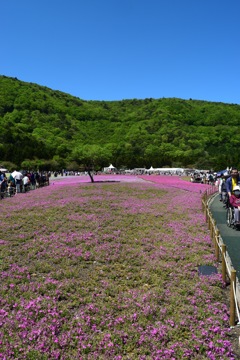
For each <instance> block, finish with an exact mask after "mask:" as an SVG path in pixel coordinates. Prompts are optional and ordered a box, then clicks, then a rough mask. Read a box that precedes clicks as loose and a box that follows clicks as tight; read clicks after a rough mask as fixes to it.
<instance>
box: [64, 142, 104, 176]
mask: <svg viewBox="0 0 240 360" xmlns="http://www.w3.org/2000/svg"><path fill="white" fill-rule="evenodd" d="M71 158H72V160H74V161H76V163H77V164H79V165H80V166H82V167H83V168H84V170H85V171H87V173H88V175H89V177H90V179H91V182H94V178H93V170H96V171H97V170H100V169H101V168H102V167H103V166H104V165H105V164H106V163H108V162H109V161H110V159H111V153H110V152H109V150H107V149H105V148H103V147H101V146H98V145H84V146H78V147H75V148H74V149H73V151H72V155H71Z"/></svg>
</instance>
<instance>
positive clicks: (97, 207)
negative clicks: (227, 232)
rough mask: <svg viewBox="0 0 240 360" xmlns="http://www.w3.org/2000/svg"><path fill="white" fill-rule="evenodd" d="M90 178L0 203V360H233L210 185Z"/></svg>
mask: <svg viewBox="0 0 240 360" xmlns="http://www.w3.org/2000/svg"><path fill="white" fill-rule="evenodd" d="M95 180H97V182H96V183H94V184H91V183H90V182H89V181H88V178H87V177H76V178H67V179H64V180H63V179H58V180H52V181H51V184H50V186H48V187H45V188H41V189H38V190H35V191H31V192H29V193H27V194H18V195H16V196H15V197H14V198H9V199H5V200H4V201H2V202H1V213H0V221H1V227H0V251H1V253H0V254H1V255H0V256H1V257H0V268H1V272H0V274H1V285H0V289H1V294H0V359H6V360H7V359H33V360H36V359H43V360H44V359H69V360H70V359H71V360H72V359H89V360H92V359H111V360H112V359H113V360H114V359H115V360H122V359H124V360H127V359H129V360H130V359H140V360H147V359H154V360H157V359H159V360H160V359H211V360H214V359H234V358H235V357H234V353H233V348H232V345H231V343H230V341H229V340H228V334H229V314H228V308H227V306H226V304H225V303H224V301H223V292H224V289H223V284H222V281H221V276H220V275H218V274H217V275H214V276H210V277H208V276H199V273H198V266H199V265H216V264H215V259H214V255H213V254H214V251H213V248H212V244H211V240H210V237H209V234H208V232H207V229H206V224H205V223H204V216H203V214H202V211H201V201H200V199H201V192H202V191H203V190H204V189H205V187H206V186H205V185H201V184H191V183H186V182H183V181H182V180H179V179H178V178H177V177H167V176H163V177H161V176H154V177H152V176H147V177H146V178H145V177H142V178H136V177H134V176H115V177H111V176H102V177H95ZM112 180H115V181H114V182H112ZM146 180H148V181H146ZM149 180H151V181H149Z"/></svg>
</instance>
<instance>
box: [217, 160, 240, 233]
mask: <svg viewBox="0 0 240 360" xmlns="http://www.w3.org/2000/svg"><path fill="white" fill-rule="evenodd" d="M217 185H218V191H219V195H220V198H219V200H220V201H222V202H223V206H224V207H225V208H228V207H232V208H233V211H234V219H233V221H234V225H235V226H240V174H239V172H238V169H237V168H235V167H233V168H232V169H231V170H230V173H229V172H224V173H223V174H222V175H221V176H220V177H219V179H218V183H217Z"/></svg>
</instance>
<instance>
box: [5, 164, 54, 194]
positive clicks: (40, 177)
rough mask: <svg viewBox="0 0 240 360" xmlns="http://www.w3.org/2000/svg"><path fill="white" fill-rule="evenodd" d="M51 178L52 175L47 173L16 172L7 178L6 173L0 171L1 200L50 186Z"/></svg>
mask: <svg viewBox="0 0 240 360" xmlns="http://www.w3.org/2000/svg"><path fill="white" fill-rule="evenodd" d="M50 176H51V174H50V173H47V172H27V171H22V172H20V171H16V170H15V171H13V172H12V173H11V174H10V175H9V176H7V175H6V173H5V172H2V171H0V188H1V199H4V198H5V197H11V196H14V195H15V194H18V193H26V192H28V191H30V190H34V189H36V188H39V187H42V186H45V185H49V177H50Z"/></svg>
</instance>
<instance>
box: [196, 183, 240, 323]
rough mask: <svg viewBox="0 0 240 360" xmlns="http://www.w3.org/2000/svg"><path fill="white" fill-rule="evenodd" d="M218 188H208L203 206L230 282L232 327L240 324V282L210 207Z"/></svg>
mask: <svg viewBox="0 0 240 360" xmlns="http://www.w3.org/2000/svg"><path fill="white" fill-rule="evenodd" d="M216 192H217V188H216V187H215V186H212V187H210V188H209V189H207V190H206V191H205V192H204V194H203V196H202V207H203V211H204V214H205V219H206V223H207V224H208V229H209V231H210V236H211V239H212V241H213V245H214V249H215V256H216V260H217V262H218V263H221V265H222V266H221V270H222V280H223V282H224V283H225V284H227V283H230V318H229V324H230V327H234V326H236V325H240V311H239V309H240V284H239V280H238V279H237V276H236V270H235V269H234V267H233V265H232V261H231V259H230V256H229V254H228V252H227V246H226V245H225V244H224V243H223V239H222V237H221V234H220V232H219V229H218V228H217V225H216V221H215V220H214V218H213V216H212V213H211V211H210V208H209V204H210V202H211V200H212V199H213V197H214V196H215V195H216Z"/></svg>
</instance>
